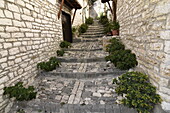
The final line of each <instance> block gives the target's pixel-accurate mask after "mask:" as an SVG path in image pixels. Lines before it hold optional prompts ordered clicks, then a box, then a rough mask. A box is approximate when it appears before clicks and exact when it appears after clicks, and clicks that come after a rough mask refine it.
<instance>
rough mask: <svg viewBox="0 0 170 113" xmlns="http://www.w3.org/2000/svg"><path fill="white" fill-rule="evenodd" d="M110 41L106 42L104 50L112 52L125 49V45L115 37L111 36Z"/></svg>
mask: <svg viewBox="0 0 170 113" xmlns="http://www.w3.org/2000/svg"><path fill="white" fill-rule="evenodd" d="M110 43H111V44H108V45H107V46H106V51H107V52H109V53H112V52H114V51H116V50H124V49H125V46H124V45H123V44H122V43H121V42H120V41H119V40H118V39H116V38H112V39H111V40H110Z"/></svg>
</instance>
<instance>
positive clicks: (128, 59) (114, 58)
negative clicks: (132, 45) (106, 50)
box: [105, 50, 138, 70]
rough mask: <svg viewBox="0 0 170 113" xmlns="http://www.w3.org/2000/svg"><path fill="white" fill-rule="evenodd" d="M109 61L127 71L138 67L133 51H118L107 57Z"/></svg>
mask: <svg viewBox="0 0 170 113" xmlns="http://www.w3.org/2000/svg"><path fill="white" fill-rule="evenodd" d="M105 59H106V60H107V61H111V62H112V63H113V64H114V65H115V66H116V67H117V68H118V69H121V70H127V69H130V68H133V67H135V66H137V64H138V62H137V60H136V55H135V54H133V53H131V50H117V51H114V52H112V53H111V54H110V55H109V56H106V57H105Z"/></svg>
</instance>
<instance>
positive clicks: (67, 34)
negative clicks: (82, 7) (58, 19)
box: [62, 12, 73, 43]
mask: <svg viewBox="0 0 170 113" xmlns="http://www.w3.org/2000/svg"><path fill="white" fill-rule="evenodd" d="M62 27H63V38H64V41H68V42H71V43H72V41H73V37H72V27H71V16H70V15H69V14H67V13H65V12H62Z"/></svg>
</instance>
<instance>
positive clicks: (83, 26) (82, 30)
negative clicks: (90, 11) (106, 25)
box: [78, 24, 88, 34]
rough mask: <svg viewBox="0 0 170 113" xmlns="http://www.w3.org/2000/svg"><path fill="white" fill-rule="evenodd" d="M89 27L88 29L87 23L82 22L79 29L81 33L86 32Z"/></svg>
mask: <svg viewBox="0 0 170 113" xmlns="http://www.w3.org/2000/svg"><path fill="white" fill-rule="evenodd" d="M87 29H88V26H87V24H82V25H81V26H80V27H79V29H78V31H79V34H82V33H85V32H86V31H87Z"/></svg>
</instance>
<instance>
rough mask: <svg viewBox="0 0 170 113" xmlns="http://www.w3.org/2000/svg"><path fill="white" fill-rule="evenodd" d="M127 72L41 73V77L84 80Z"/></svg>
mask: <svg viewBox="0 0 170 113" xmlns="http://www.w3.org/2000/svg"><path fill="white" fill-rule="evenodd" d="M126 72H127V71H120V70H117V71H116V70H114V71H112V72H86V73H84V72H77V73H72V72H68V73H67V72H50V73H46V72H43V73H39V75H40V76H43V75H44V76H50V77H51V76H60V77H64V78H76V79H82V78H97V77H102V76H105V77H107V76H116V77H117V76H119V75H122V74H124V73H126Z"/></svg>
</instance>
